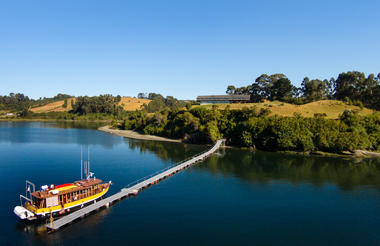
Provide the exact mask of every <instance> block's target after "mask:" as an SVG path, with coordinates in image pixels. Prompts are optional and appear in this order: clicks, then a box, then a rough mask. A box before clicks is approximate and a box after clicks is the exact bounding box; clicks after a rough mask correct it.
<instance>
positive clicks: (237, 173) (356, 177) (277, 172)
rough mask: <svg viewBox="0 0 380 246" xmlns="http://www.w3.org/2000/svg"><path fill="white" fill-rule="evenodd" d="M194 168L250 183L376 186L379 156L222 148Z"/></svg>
mask: <svg viewBox="0 0 380 246" xmlns="http://www.w3.org/2000/svg"><path fill="white" fill-rule="evenodd" d="M194 168H195V170H202V171H207V172H211V173H214V174H223V175H225V176H234V177H237V178H239V179H242V180H245V181H248V182H251V183H268V182H271V181H273V180H283V181H287V182H290V183H293V184H299V183H303V182H307V183H310V184H313V185H316V186H321V185H324V184H334V185H336V186H338V187H340V188H341V189H343V190H353V189H355V188H356V187H358V186H371V187H373V188H376V189H380V160H379V159H363V160H357V159H341V158H331V157H314V156H298V155H290V154H281V153H270V152H261V151H257V152H255V153H252V152H250V151H247V150H241V149H226V150H225V154H224V155H223V158H219V157H218V156H217V155H214V156H212V157H211V158H209V159H208V160H206V161H205V163H204V164H202V165H196V166H195V167H194Z"/></svg>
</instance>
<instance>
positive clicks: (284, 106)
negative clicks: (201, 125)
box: [195, 100, 374, 119]
mask: <svg viewBox="0 0 380 246" xmlns="http://www.w3.org/2000/svg"><path fill="white" fill-rule="evenodd" d="M215 105H217V106H218V108H220V109H224V108H225V107H226V106H227V105H229V106H230V109H242V108H243V107H254V106H256V108H257V110H260V109H262V108H265V109H269V110H270V111H271V113H270V114H269V115H279V116H294V114H295V113H298V114H300V115H301V116H304V117H313V116H314V114H316V113H318V114H323V113H325V114H326V118H330V119H336V118H338V117H339V115H341V114H342V113H343V112H344V110H346V109H348V110H356V111H358V112H359V114H360V115H368V114H372V112H374V110H371V109H368V108H365V107H363V108H360V107H358V106H354V105H348V104H346V103H344V102H342V101H337V100H322V101H316V102H311V103H307V104H303V105H295V104H289V103H284V102H279V101H273V102H271V101H265V102H263V103H236V104H235V103H234V104H215ZM195 107H196V106H195ZM198 107H199V106H198ZM201 107H206V108H211V107H212V105H201Z"/></svg>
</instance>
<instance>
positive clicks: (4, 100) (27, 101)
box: [0, 93, 73, 111]
mask: <svg viewBox="0 0 380 246" xmlns="http://www.w3.org/2000/svg"><path fill="white" fill-rule="evenodd" d="M71 97H73V96H70V95H67V94H61V93H59V94H57V95H56V96H54V97H43V98H42V97H40V98H39V99H37V100H35V99H31V98H29V97H28V96H25V95H24V94H23V93H9V95H8V96H0V110H11V111H23V110H28V109H29V108H31V107H39V106H43V105H46V104H48V103H51V102H55V101H60V100H64V99H68V98H71Z"/></svg>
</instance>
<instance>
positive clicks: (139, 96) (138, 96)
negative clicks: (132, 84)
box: [137, 92, 148, 99]
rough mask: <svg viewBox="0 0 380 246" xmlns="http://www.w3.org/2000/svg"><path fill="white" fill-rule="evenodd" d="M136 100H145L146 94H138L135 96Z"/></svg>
mask: <svg viewBox="0 0 380 246" xmlns="http://www.w3.org/2000/svg"><path fill="white" fill-rule="evenodd" d="M137 98H139V99H146V98H148V97H147V95H146V93H143V92H140V93H139V94H137Z"/></svg>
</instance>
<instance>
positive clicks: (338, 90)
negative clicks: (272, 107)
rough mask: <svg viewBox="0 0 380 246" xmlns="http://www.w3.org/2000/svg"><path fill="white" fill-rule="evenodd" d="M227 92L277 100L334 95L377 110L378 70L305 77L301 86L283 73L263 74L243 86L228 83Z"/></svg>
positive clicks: (379, 104)
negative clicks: (373, 72) (312, 77)
mask: <svg viewBox="0 0 380 246" xmlns="http://www.w3.org/2000/svg"><path fill="white" fill-rule="evenodd" d="M226 93H227V94H230V95H233V94H249V95H251V101H252V102H261V101H263V100H264V99H266V100H279V101H285V102H289V103H295V104H303V103H307V102H311V101H317V100H321V99H337V100H342V101H346V102H353V103H354V104H358V105H361V104H363V105H364V106H366V107H369V108H372V109H376V110H380V100H379V98H380V73H379V74H378V75H377V76H375V75H374V74H370V75H368V76H366V75H365V74H364V73H362V72H358V71H349V72H343V73H340V74H339V75H338V77H337V78H336V79H335V78H331V79H323V80H321V79H310V78H308V77H305V78H304V79H303V81H302V83H301V86H300V87H296V86H294V85H292V83H291V81H290V80H289V79H288V78H287V77H286V75H284V74H280V73H278V74H272V75H267V74H262V75H260V76H259V77H258V78H256V80H255V81H254V82H253V83H252V84H250V85H248V86H243V87H238V88H236V87H235V86H233V85H229V86H228V87H227V90H226Z"/></svg>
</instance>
